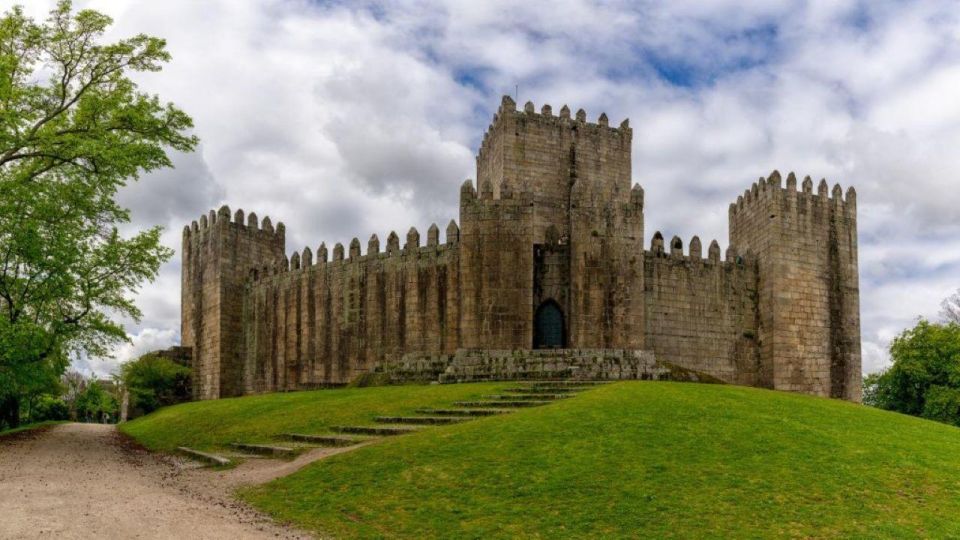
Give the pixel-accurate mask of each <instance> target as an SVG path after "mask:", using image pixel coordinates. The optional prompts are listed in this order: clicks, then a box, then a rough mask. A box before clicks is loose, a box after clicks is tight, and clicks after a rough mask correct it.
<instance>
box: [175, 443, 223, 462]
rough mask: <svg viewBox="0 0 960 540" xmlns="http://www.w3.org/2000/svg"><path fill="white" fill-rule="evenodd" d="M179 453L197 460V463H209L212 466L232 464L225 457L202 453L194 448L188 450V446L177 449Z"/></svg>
mask: <svg viewBox="0 0 960 540" xmlns="http://www.w3.org/2000/svg"><path fill="white" fill-rule="evenodd" d="M177 451H178V452H180V453H181V454H183V455H185V456H187V457H189V458H192V459H195V460H197V461H203V462H204V463H209V464H211V465H218V466H224V465H229V464H230V460H229V459H227V458H225V457H223V456H218V455H217V454H210V453H207V452H201V451H199V450H194V449H193V448H188V447H186V446H179V447H177Z"/></svg>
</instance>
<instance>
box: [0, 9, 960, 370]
mask: <svg viewBox="0 0 960 540" xmlns="http://www.w3.org/2000/svg"><path fill="white" fill-rule="evenodd" d="M14 3H15V2H11V1H9V0H0V8H2V9H3V10H4V11H5V10H6V9H7V8H9V7H10V6H11V5H13V4H14ZM24 3H25V4H27V6H26V8H27V11H28V12H29V13H32V14H35V15H36V16H43V14H44V13H45V12H46V11H48V10H49V8H50V5H51V4H52V2H50V1H38V0H30V1H29V2H24ZM741 4H744V3H743V2H740V1H733V0H730V1H713V2H710V1H701V0H671V1H669V2H663V3H653V2H622V3H621V2H603V3H594V2H587V1H574V0H563V1H556V2H534V1H526V2H522V3H520V2H517V3H512V2H499V1H484V2H464V1H460V0H452V1H449V2H442V1H437V2H431V1H421V2H403V3H396V4H393V3H390V4H387V3H380V2H342V3H341V2H310V1H306V0H269V1H268V0H263V1H258V2H253V1H239V0H204V1H196V0H164V1H163V2H155V1H146V0H143V1H121V0H100V1H95V0H91V1H77V2H76V5H78V6H81V7H92V8H95V9H98V10H100V11H103V12H105V13H108V14H109V15H111V16H112V17H114V19H115V21H116V24H115V26H114V28H113V29H112V33H111V37H112V38H116V37H120V36H129V35H132V34H135V33H140V32H143V33H148V34H152V35H156V36H160V37H163V38H166V39H167V42H168V46H169V49H170V51H171V53H172V54H173V61H172V62H171V63H170V64H168V65H167V67H166V68H165V69H164V70H163V71H162V72H161V73H157V74H149V75H145V76H140V77H138V79H137V80H138V81H139V82H140V84H141V86H142V88H144V89H145V90H148V91H150V92H155V93H158V94H159V95H160V96H161V98H162V99H164V100H167V101H172V102H174V103H176V104H177V105H178V106H180V107H181V108H183V109H184V110H186V111H187V112H188V113H189V114H190V115H191V116H192V117H193V118H194V121H195V123H196V133H197V135H199V137H200V138H201V139H202V146H201V147H200V148H199V150H198V151H197V152H196V153H194V154H191V155H177V156H175V158H174V161H175V163H176V169H175V170H166V171H162V172H159V173H156V174H151V175H149V176H146V177H144V178H143V179H142V180H140V181H139V182H137V183H135V184H132V185H131V186H129V187H128V188H127V189H126V190H125V191H124V192H123V193H122V198H123V201H124V202H125V203H126V204H127V205H128V206H129V207H130V208H131V209H132V210H133V216H134V220H135V224H136V225H139V226H147V225H152V224H163V225H165V226H166V227H167V233H166V235H165V241H166V243H167V244H168V245H170V246H171V247H173V248H176V249H177V250H179V247H180V235H181V229H182V227H183V225H184V224H186V223H188V222H189V221H190V220H192V219H196V218H197V217H198V216H200V214H201V213H204V212H205V211H207V210H209V209H211V208H216V207H219V206H220V205H221V204H224V203H226V204H229V205H230V206H231V208H233V209H236V208H243V209H244V210H246V211H248V212H249V211H256V212H257V214H258V215H260V216H263V215H270V216H271V217H272V218H273V219H274V221H276V220H278V219H279V220H282V221H284V222H285V223H286V225H287V249H288V251H290V250H293V249H300V248H302V247H303V246H305V245H309V246H312V247H316V246H317V245H318V244H319V243H320V241H321V240H325V241H326V242H327V244H328V245H331V243H332V242H338V241H339V242H344V243H346V242H348V241H349V240H350V238H352V237H353V236H358V237H360V238H362V239H365V238H367V237H369V235H370V234H371V233H374V232H376V233H378V234H380V235H381V238H383V237H385V235H386V233H387V232H389V231H390V230H392V229H395V230H398V231H401V232H402V231H405V230H407V229H408V228H409V227H410V226H411V225H415V226H417V227H418V228H419V229H420V230H421V231H425V230H426V228H427V226H429V224H430V223H431V222H434V221H435V222H437V223H439V224H441V225H442V224H443V223H446V222H447V221H448V220H449V219H450V218H451V217H455V216H456V214H457V210H456V208H457V206H456V205H457V194H458V186H459V184H460V183H461V182H462V181H463V179H464V178H470V177H473V176H474V162H473V155H474V152H475V150H476V148H477V146H478V143H479V139H480V137H481V136H482V134H483V130H484V128H485V127H486V125H487V124H488V123H489V120H490V116H491V115H492V113H493V111H494V110H495V109H496V107H497V106H498V104H499V102H500V96H501V95H502V94H505V93H509V94H514V93H516V92H518V96H517V97H518V102H520V103H523V102H525V101H527V100H531V101H533V102H534V103H535V104H536V106H537V107H538V108H539V106H540V105H541V104H543V103H549V104H551V105H553V106H554V110H557V109H559V107H560V106H561V105H563V104H569V105H570V107H571V108H572V109H574V110H576V109H577V108H581V107H582V108H584V109H585V110H586V111H587V116H588V119H590V120H595V119H596V117H597V116H599V114H600V113H601V112H603V111H605V112H606V113H607V114H608V116H610V121H611V124H614V125H615V124H619V123H620V121H621V120H622V119H623V118H625V117H629V118H630V122H631V126H632V127H633V129H634V143H633V144H634V146H633V160H634V164H633V165H634V169H633V170H634V181H635V182H639V183H640V184H641V185H643V187H644V189H645V190H646V236H647V239H646V243H647V244H649V238H650V237H651V236H652V235H653V233H654V232H655V231H657V230H662V231H664V234H665V235H667V236H668V237H669V236H672V235H673V234H679V235H680V236H681V237H683V238H686V239H689V238H690V237H691V236H692V235H694V234H697V235H699V236H700V237H701V238H703V239H705V240H706V241H705V243H708V242H709V239H710V238H717V239H718V240H719V241H720V243H721V246H726V243H727V241H726V239H727V205H728V204H729V203H730V202H732V201H733V200H734V199H735V198H736V196H737V194H738V193H741V192H742V191H743V190H744V189H745V188H746V187H748V186H749V185H750V183H751V182H753V181H754V180H755V179H756V178H757V177H759V176H761V175H766V174H768V173H769V172H770V171H771V170H772V169H779V170H780V171H781V172H783V173H786V172H787V171H796V172H797V174H798V176H800V177H802V176H804V175H808V174H809V175H810V176H812V177H814V178H816V179H819V178H821V177H825V178H827V180H828V181H829V182H830V183H831V184H833V183H834V182H839V183H841V184H842V185H843V186H844V187H846V186H848V185H854V186H855V187H856V189H857V193H858V197H857V201H858V209H859V227H860V277H861V295H860V299H861V310H862V330H863V358H864V361H863V365H864V370H865V371H875V370H878V369H881V368H882V367H883V366H885V365H886V363H887V362H888V358H887V355H886V352H885V351H886V348H887V346H888V344H889V341H890V339H891V338H892V337H893V336H894V335H896V333H897V332H899V331H900V330H901V329H903V328H904V327H906V326H907V325H910V324H911V323H912V321H914V320H915V319H916V318H917V317H918V316H926V317H934V318H935V317H937V314H938V311H939V303H940V301H941V299H943V298H944V297H945V296H947V295H948V294H949V293H950V292H951V291H953V290H955V289H957V288H958V287H960V19H958V17H960V10H958V9H957V4H956V3H955V2H954V1H951V0H948V1H918V2H902V1H898V2H886V1H882V0H870V1H864V2H856V1H844V0H823V1H812V2H801V1H781V2H778V1H763V2H755V4H756V5H755V6H752V7H748V6H744V5H741ZM179 276H180V256H179V253H178V254H177V255H176V256H175V258H174V259H173V260H172V261H171V262H170V263H169V264H167V265H166V266H165V267H164V268H163V270H162V273H161V277H160V279H159V280H158V281H157V282H156V283H155V284H153V285H150V286H147V287H145V288H144V289H143V291H141V293H140V295H139V305H140V306H141V308H142V309H143V311H144V313H145V317H144V319H143V320H142V321H141V323H140V324H129V325H128V331H129V333H130V336H131V340H132V344H131V345H129V346H125V347H122V348H121V349H120V350H118V351H117V354H116V357H115V358H112V359H93V360H85V361H83V362H81V363H80V364H79V365H78V366H77V367H78V368H80V369H83V370H85V371H88V372H89V371H96V372H97V373H99V374H103V373H106V372H109V371H111V370H112V369H114V368H115V366H116V365H117V364H118V362H120V361H123V360H126V359H128V358H130V357H132V356H136V355H137V354H139V353H141V352H144V351H147V350H152V349H156V348H161V347H165V346H167V345H171V344H175V343H177V342H179V301H180V292H179Z"/></svg>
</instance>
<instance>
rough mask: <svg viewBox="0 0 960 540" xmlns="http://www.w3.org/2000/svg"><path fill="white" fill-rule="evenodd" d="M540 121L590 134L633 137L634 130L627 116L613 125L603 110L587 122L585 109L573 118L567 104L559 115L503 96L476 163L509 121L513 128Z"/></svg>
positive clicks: (549, 107)
mask: <svg viewBox="0 0 960 540" xmlns="http://www.w3.org/2000/svg"><path fill="white" fill-rule="evenodd" d="M518 121H519V122H524V123H538V124H540V125H543V126H546V127H550V128H553V129H556V128H558V127H559V128H566V129H570V130H574V129H575V130H578V131H581V132H585V133H587V134H596V135H607V136H611V137H618V138H619V137H623V136H624V135H626V136H627V137H628V138H629V137H632V135H633V131H632V130H631V129H630V119H629V118H624V119H623V121H621V122H620V125H619V126H617V127H611V126H610V120H609V119H608V118H607V113H605V112H601V113H600V115H599V116H598V117H597V121H596V122H588V121H587V113H586V111H584V110H583V109H578V110H577V112H576V113H575V114H574V115H573V116H572V117H571V115H570V108H569V107H568V106H566V105H564V106H562V107H560V111H559V114H558V115H554V114H553V107H551V106H550V105H548V104H544V105H543V106H541V107H540V112H539V113H538V112H537V111H536V106H535V105H534V104H533V102H532V101H527V102H526V103H525V104H524V106H523V110H517V103H516V102H515V101H514V100H513V98H511V97H510V96H503V98H502V99H501V101H500V108H499V109H497V112H496V114H494V115H493V120H492V121H491V122H490V125H489V126H487V130H486V131H485V132H484V134H483V140H482V142H481V143H480V149H479V151H478V152H477V162H478V163H479V162H480V160H481V159H482V157H483V156H484V154H486V153H489V152H490V151H491V150H492V149H493V147H494V144H495V143H494V142H493V139H494V138H495V135H496V134H497V133H498V131H499V130H500V129H501V128H502V127H504V126H505V125H507V124H509V125H510V126H511V127H512V126H513V125H514V124H515V123H516V122H518Z"/></svg>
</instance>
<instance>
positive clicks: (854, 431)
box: [128, 382, 960, 538]
mask: <svg viewBox="0 0 960 540" xmlns="http://www.w3.org/2000/svg"><path fill="white" fill-rule="evenodd" d="M475 389H477V386H475V385H453V386H442V387H404V388H374V389H364V390H350V391H347V390H344V391H338V392H340V394H335V393H329V395H330V396H336V397H326V396H327V394H326V393H324V392H319V393H309V394H307V393H305V394H285V395H280V396H266V397H258V398H248V399H243V400H230V401H224V402H214V403H201V404H192V405H189V406H186V407H182V408H174V409H172V410H170V411H165V412H163V413H161V414H160V415H155V416H154V417H152V418H147V419H144V420H143V421H141V422H140V424H133V425H131V426H130V428H129V429H128V431H130V432H131V433H134V434H136V433H137V432H138V431H139V430H138V429H137V428H138V427H145V426H146V425H147V424H149V423H154V424H155V423H156V422H158V421H160V420H161V419H162V418H165V417H169V415H174V414H179V415H184V416H183V417H181V418H185V415H187V414H191V413H192V414H193V416H194V419H193V420H194V421H196V422H197V423H198V425H196V426H191V427H187V426H188V425H189V423H187V422H182V421H179V422H176V423H175V424H176V426H177V427H176V428H175V432H177V433H180V434H181V435H182V438H183V439H184V440H188V439H189V440H190V441H195V442H193V444H199V443H207V444H212V443H213V442H214V441H216V440H222V439H223V436H224V430H230V432H231V433H233V432H234V431H235V432H236V433H244V434H249V433H257V434H262V435H266V434H267V433H268V432H269V431H283V430H284V429H287V428H286V427H284V428H282V429H280V428H278V429H272V430H271V429H267V428H266V426H272V425H273V424H274V423H275V422H280V423H284V424H289V425H293V424H297V423H301V424H303V423H306V422H309V421H310V419H308V418H300V417H301V416H303V415H305V414H310V413H311V412H312V413H313V414H316V415H318V416H319V418H316V419H315V421H316V422H317V423H318V425H319V424H326V423H329V420H327V418H331V417H332V416H338V417H339V416H350V417H352V418H354V419H357V420H359V419H362V418H363V417H367V418H369V416H370V415H372V414H374V413H375V412H380V411H386V410H387V409H389V408H390V407H397V408H399V409H403V408H410V406H409V405H408V403H410V401H412V400H415V399H419V400H421V401H453V400H454V399H455V397H456V395H457V394H464V393H471V392H474V393H476V390H475ZM351 392H355V394H352V393H351ZM421 392H422V393H424V394H423V395H424V397H422V398H417V397H416V396H417V395H418V394H419V393H421ZM484 392H486V390H484ZM276 400H283V401H284V402H286V403H288V404H290V405H293V407H292V408H287V409H283V410H281V407H280V403H277V402H275V401H276ZM311 401H315V402H316V404H315V405H309V403H310V402H311ZM320 403H322V405H319V404H320ZM335 407H345V408H347V409H349V410H347V411H342V412H336V411H333V410H330V409H331V408H335ZM241 408H243V409H244V410H245V412H244V413H243V414H239V412H238V411H240V410H241ZM227 410H230V411H232V412H231V414H230V415H229V417H230V418H242V419H243V420H240V422H241V423H240V425H239V426H237V425H231V426H230V427H229V428H225V427H223V426H222V425H221V423H222V422H223V421H224V418H226V417H227V415H225V414H224V413H225V411H227ZM262 417H269V418H270V419H271V420H270V421H269V422H261V421H260V420H256V419H259V418H262ZM338 421H339V420H338ZM257 425H260V426H263V427H261V428H254V427H253V426H257ZM171 427H172V424H171ZM188 430H189V433H187V431H188ZM210 432H215V433H210ZM172 435H173V432H167V433H166V434H165V435H164V436H163V437H162V438H161V439H159V440H158V439H153V443H152V444H153V445H154V446H163V447H169V446H170V445H171V444H173V443H172V442H168V441H172V439H173V436H172ZM159 441H164V442H162V443H161V442H159ZM240 495H241V497H242V498H244V499H245V500H247V501H249V502H251V503H252V504H254V505H256V506H258V507H260V508H262V509H264V510H266V511H268V512H270V513H271V514H273V515H274V516H275V517H277V518H278V519H280V520H285V521H290V522H293V523H295V524H297V525H299V526H301V527H305V528H307V529H311V530H314V531H318V532H320V533H322V534H330V535H333V536H336V537H343V538H353V537H360V538H372V537H403V538H435V537H446V538H518V537H519V538H602V537H634V538H660V537H667V538H673V537H675V538H840V537H842V538H911V537H916V538H948V537H954V538H956V537H960V430H958V429H956V428H953V427H950V426H946V425H942V424H937V423H933V422H929V421H924V420H920V419H916V418H911V417H907V416H902V415H898V414H893V413H889V412H884V411H879V410H874V409H870V408H867V407H863V406H858V405H853V404H850V403H845V402H840V401H834V400H826V399H818V398H812V397H808V396H801V395H795V394H786V393H778V392H771V391H765V390H758V389H751V388H742V387H734V386H721V385H698V384H676V383H656V382H631V383H619V384H614V385H608V386H604V387H601V388H598V389H594V390H591V391H588V392H585V393H582V394H580V395H579V396H577V397H576V398H574V399H570V400H563V401H561V402H558V403H555V404H552V405H549V406H546V407H540V408H533V409H528V410H524V411H520V412H517V413H514V414H511V415H506V416H499V417H490V418H485V419H481V420H476V421H472V422H467V423H464V424H459V425H455V426H449V427H441V428H433V429H430V430H427V431H425V432H421V433H418V434H414V435H408V436H403V437H398V438H394V439H390V440H386V441H384V442H382V443H381V444H377V445H373V446H369V447H365V448H361V449H358V450H356V451H354V452H349V453H346V454H342V455H338V456H334V457H332V458H330V459H327V460H324V461H321V462H317V463H315V464H313V465H311V466H309V467H307V468H305V469H303V470H301V471H300V472H298V473H296V474H294V475H292V476H289V477H286V478H282V479H279V480H277V481H274V482H272V483H269V484H266V485H263V486H259V487H255V488H250V489H247V490H245V491H243V492H241V494H240Z"/></svg>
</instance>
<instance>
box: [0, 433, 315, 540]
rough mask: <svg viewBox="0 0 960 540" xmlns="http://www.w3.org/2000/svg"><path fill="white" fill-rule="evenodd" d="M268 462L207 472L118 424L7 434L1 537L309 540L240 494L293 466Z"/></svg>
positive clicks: (1, 457) (1, 447)
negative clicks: (153, 449) (130, 435)
mask: <svg viewBox="0 0 960 540" xmlns="http://www.w3.org/2000/svg"><path fill="white" fill-rule="evenodd" d="M316 457H317V458H321V457H322V456H319V455H318V456H316ZM263 461H264V460H250V462H248V463H250V466H248V467H244V466H241V467H238V468H236V469H233V470H230V471H222V472H216V471H210V470H208V469H199V468H196V467H195V466H193V465H192V464H191V463H189V462H185V461H182V460H180V459H178V458H171V457H166V456H159V455H156V454H151V453H149V452H146V451H144V450H142V449H140V448H138V447H136V446H135V445H133V444H132V443H130V442H129V440H128V439H127V438H126V437H124V436H122V435H120V434H119V433H118V432H117V430H116V428H115V427H114V426H109V425H98V424H61V425H57V426H54V427H52V428H50V429H43V430H39V431H34V432H26V433H22V434H18V435H14V436H11V437H5V438H3V439H0V538H204V539H207V538H209V539H220V538H223V539H234V538H305V537H307V536H306V535H304V534H303V533H300V532H298V531H294V530H291V529H289V528H283V527H279V526H277V525H274V524H273V523H272V522H271V521H270V520H269V519H268V518H266V517H265V516H263V515H262V514H259V513H257V512H256V511H254V510H252V509H250V508H249V507H247V506H245V505H242V504H240V503H238V502H237V501H235V500H233V499H232V497H231V496H230V492H231V491H232V489H233V488H234V487H236V486H237V485H239V484H241V483H245V482H247V481H251V480H253V481H261V480H265V479H269V478H271V477H274V476H278V475H280V474H284V473H289V472H290V471H289V470H279V469H281V468H283V467H286V468H287V469H289V467H290V464H289V463H284V462H281V463H277V464H276V465H270V464H267V463H264V462H263ZM274 463H276V462H274ZM244 465H246V464H244ZM274 468H276V469H278V472H277V473H276V474H273V473H272V471H271V469H274ZM254 471H256V472H254ZM251 473H252V474H251Z"/></svg>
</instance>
